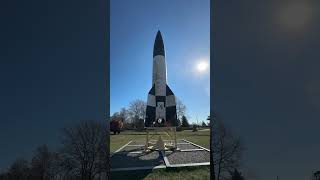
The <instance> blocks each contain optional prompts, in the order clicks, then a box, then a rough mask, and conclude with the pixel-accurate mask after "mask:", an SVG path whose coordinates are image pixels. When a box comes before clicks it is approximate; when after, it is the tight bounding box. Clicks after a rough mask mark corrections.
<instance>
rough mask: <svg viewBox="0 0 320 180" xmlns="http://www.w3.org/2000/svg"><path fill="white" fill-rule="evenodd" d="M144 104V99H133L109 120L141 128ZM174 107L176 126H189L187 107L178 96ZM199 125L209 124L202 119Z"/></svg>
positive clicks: (125, 127)
mask: <svg viewBox="0 0 320 180" xmlns="http://www.w3.org/2000/svg"><path fill="white" fill-rule="evenodd" d="M146 106H147V103H146V102H145V101H143V100H140V99H137V100H134V101H132V102H130V103H129V106H128V107H122V108H121V109H120V111H119V112H114V113H113V114H112V116H111V121H114V120H118V121H121V122H122V123H123V125H124V129H143V127H144V119H145V115H146ZM176 109H177V124H178V127H186V128H187V127H191V124H190V123H189V121H188V118H187V115H186V111H187V107H186V106H185V105H184V104H183V103H182V101H181V100H180V99H178V98H177V104H176ZM193 125H195V124H193ZM198 126H199V125H197V127H198ZM201 126H202V127H208V126H209V124H206V123H205V122H204V121H202V124H201Z"/></svg>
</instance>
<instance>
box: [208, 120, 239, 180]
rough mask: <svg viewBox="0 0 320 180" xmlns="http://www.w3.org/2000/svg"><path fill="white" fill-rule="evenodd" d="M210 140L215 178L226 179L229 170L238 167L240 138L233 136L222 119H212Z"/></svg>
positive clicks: (217, 179) (218, 179)
mask: <svg viewBox="0 0 320 180" xmlns="http://www.w3.org/2000/svg"><path fill="white" fill-rule="evenodd" d="M211 140H212V141H213V142H212V148H213V162H214V166H215V172H216V173H217V174H216V180H220V179H227V178H228V176H229V175H230V172H231V171H233V170H234V169H235V168H238V167H239V165H240V160H241V155H242V152H243V150H244V147H243V145H242V143H241V140H240V138H239V137H235V136H233V134H232V133H231V131H230V129H227V128H226V126H225V125H224V124H223V123H222V121H217V120H215V121H213V134H212V139H211Z"/></svg>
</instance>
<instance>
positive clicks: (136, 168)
mask: <svg viewBox="0 0 320 180" xmlns="http://www.w3.org/2000/svg"><path fill="white" fill-rule="evenodd" d="M163 168H166V166H165V165H159V166H142V167H129V168H111V169H110V171H133V170H146V169H163Z"/></svg>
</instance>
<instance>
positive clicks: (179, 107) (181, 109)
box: [176, 98, 187, 125]
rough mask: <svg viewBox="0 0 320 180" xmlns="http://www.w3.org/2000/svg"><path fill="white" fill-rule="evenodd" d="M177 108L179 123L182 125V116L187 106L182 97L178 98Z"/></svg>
mask: <svg viewBox="0 0 320 180" xmlns="http://www.w3.org/2000/svg"><path fill="white" fill-rule="evenodd" d="M176 100H177V102H176V108H177V120H178V125H180V124H181V123H180V121H182V117H183V116H185V114H186V110H187V107H186V106H185V105H184V104H183V103H182V102H181V100H180V99H178V98H176Z"/></svg>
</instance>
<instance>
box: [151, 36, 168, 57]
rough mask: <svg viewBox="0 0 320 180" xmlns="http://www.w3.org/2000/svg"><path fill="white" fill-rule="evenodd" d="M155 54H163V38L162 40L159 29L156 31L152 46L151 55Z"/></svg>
mask: <svg viewBox="0 0 320 180" xmlns="http://www.w3.org/2000/svg"><path fill="white" fill-rule="evenodd" d="M157 55H163V56H165V53H164V45H163V40H162V36H161V32H160V31H158V32H157V36H156V40H155V41H154V47H153V57H155V56H157Z"/></svg>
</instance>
